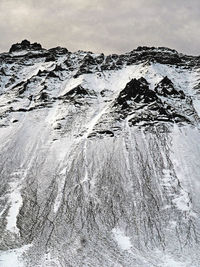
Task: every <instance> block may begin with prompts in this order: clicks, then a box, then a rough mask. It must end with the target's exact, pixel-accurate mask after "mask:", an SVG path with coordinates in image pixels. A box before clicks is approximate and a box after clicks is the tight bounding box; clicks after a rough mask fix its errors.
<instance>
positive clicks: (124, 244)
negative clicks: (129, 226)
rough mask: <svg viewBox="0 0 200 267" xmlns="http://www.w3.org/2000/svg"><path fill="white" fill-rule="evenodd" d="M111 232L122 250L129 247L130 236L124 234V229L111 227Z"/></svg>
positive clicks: (130, 245)
mask: <svg viewBox="0 0 200 267" xmlns="http://www.w3.org/2000/svg"><path fill="white" fill-rule="evenodd" d="M112 233H113V234H114V238H115V240H116V241H117V243H118V245H119V247H120V248H121V249H122V250H130V249H131V247H132V244H131V241H130V238H129V237H128V236H126V235H125V233H124V231H122V230H120V229H118V228H113V229H112Z"/></svg>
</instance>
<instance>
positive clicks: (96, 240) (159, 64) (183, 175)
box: [0, 41, 200, 266]
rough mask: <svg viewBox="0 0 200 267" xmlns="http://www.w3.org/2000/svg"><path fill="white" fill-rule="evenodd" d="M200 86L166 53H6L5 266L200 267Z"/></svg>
mask: <svg viewBox="0 0 200 267" xmlns="http://www.w3.org/2000/svg"><path fill="white" fill-rule="evenodd" d="M199 89H200V58H199V57H192V56H185V55H182V54H179V53H178V52H176V51H175V50H171V49H168V48H162V47H161V48H148V47H139V48H137V49H136V50H133V51H131V52H130V53H126V54H124V55H109V56H105V55H103V54H93V53H92V52H84V51H78V52H75V53H71V52H69V51H68V50H67V49H65V48H60V47H57V48H53V49H49V50H46V49H43V48H42V47H41V46H40V45H39V44H37V43H35V44H30V43H29V42H28V41H23V42H22V43H20V44H15V45H13V46H12V47H11V49H10V52H9V53H3V54H1V55H0V116H1V122H0V127H1V128H0V140H1V142H0V148H1V153H0V157H1V159H0V172H1V175H0V177H1V178H0V236H1V238H0V249H1V251H2V252H1V253H0V265H1V263H2V266H10V262H11V258H14V259H15V260H16V262H15V266H199V265H200V256H199V247H200V246H199V238H200V217H199V212H200V197H199V190H200V160H199V158H200V143H199V140H200V131H199V119H200V91H199ZM13 265H14V264H13Z"/></svg>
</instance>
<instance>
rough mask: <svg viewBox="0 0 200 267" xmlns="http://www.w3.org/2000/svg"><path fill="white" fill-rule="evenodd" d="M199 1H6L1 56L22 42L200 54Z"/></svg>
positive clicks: (0, 19)
mask: <svg viewBox="0 0 200 267" xmlns="http://www.w3.org/2000/svg"><path fill="white" fill-rule="evenodd" d="M199 10H200V2H199V0H190V1H187V0H168V1H161V0H123V1H120V0H101V1H99V0H59V1H58V0H40V1H39V0H1V1H0V51H7V50H8V49H9V47H10V46H11V44H12V43H15V42H19V41H21V40H22V39H25V38H26V39H29V40H30V41H32V42H35V41H36V42H40V43H41V44H42V45H43V46H44V47H46V48H49V47H55V46H58V45H60V46H64V47H67V48H68V49H69V50H71V51H75V50H78V49H83V50H90V51H94V52H104V53H106V54H108V53H123V52H127V51H130V50H132V49H134V48H135V47H137V46H139V45H149V46H168V47H171V48H175V49H177V50H178V51H180V52H184V53H189V54H200V36H199V35H198V32H199V28H200V19H199Z"/></svg>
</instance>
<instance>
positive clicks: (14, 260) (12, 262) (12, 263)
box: [0, 245, 30, 267]
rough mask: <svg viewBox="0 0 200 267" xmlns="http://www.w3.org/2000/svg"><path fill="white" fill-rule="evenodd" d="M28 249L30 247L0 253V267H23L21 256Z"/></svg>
mask: <svg viewBox="0 0 200 267" xmlns="http://www.w3.org/2000/svg"><path fill="white" fill-rule="evenodd" d="M29 247H30V245H26V246H23V247H21V248H18V249H10V250H7V251H3V252H1V251H0V266H1V267H25V264H24V263H23V259H22V254H23V253H24V252H25V251H26V250H27V249H28V248H29Z"/></svg>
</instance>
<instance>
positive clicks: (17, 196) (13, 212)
mask: <svg viewBox="0 0 200 267" xmlns="http://www.w3.org/2000/svg"><path fill="white" fill-rule="evenodd" d="M10 186H11V190H10V192H11V193H10V209H9V212H8V216H7V227H6V228H7V230H8V231H10V232H13V233H16V234H19V229H18V228H17V225H16V223H17V215H18V213H19V210H20V207H21V205H22V203H23V200H22V197H21V193H20V187H19V186H18V183H17V182H16V181H14V182H12V183H10Z"/></svg>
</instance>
